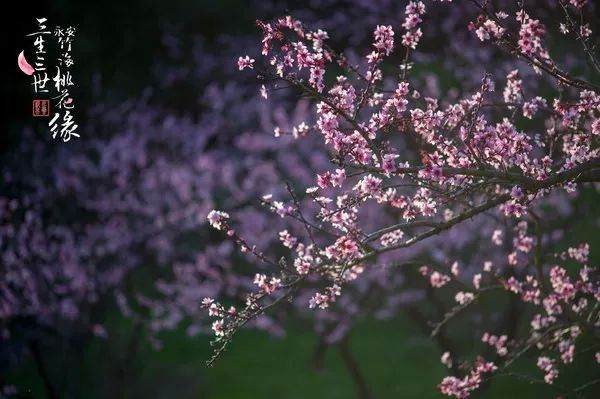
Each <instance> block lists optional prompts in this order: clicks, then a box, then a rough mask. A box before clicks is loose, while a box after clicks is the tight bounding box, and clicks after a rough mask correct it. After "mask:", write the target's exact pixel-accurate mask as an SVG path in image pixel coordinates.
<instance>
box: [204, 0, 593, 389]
mask: <svg viewBox="0 0 600 399" xmlns="http://www.w3.org/2000/svg"><path fill="white" fill-rule="evenodd" d="M468 3H469V6H470V7H472V8H473V9H474V10H475V12H476V14H477V15H476V17H475V18H474V19H473V20H471V21H465V23H464V27H465V29H467V30H469V31H471V33H472V34H473V35H475V37H476V38H477V39H478V40H479V41H480V42H481V43H482V45H485V46H494V47H497V48H499V49H500V50H503V51H504V52H505V53H506V57H507V58H508V59H510V60H511V61H510V62H511V63H512V64H510V65H512V68H511V69H510V70H509V71H508V73H506V72H505V73H502V72H501V71H498V70H496V68H494V67H493V66H491V67H490V71H489V72H486V73H483V74H482V75H481V76H480V82H479V83H478V84H474V85H472V86H471V87H470V88H468V87H465V88H463V89H462V90H463V91H462V92H461V93H460V96H459V97H458V98H452V97H451V96H443V95H439V96H436V97H433V96H428V95H425V94H423V93H422V90H421V89H420V87H419V86H418V85H417V84H416V83H413V82H412V81H411V70H412V69H416V67H417V64H416V63H413V62H412V61H411V57H412V56H413V53H414V52H415V51H417V49H418V46H419V44H420V42H421V39H422V37H423V35H424V31H425V30H426V29H427V24H428V21H427V14H426V8H429V7H431V8H439V7H454V6H455V5H454V4H437V3H435V2H433V3H430V4H428V5H427V7H426V5H425V4H424V3H423V2H420V1H417V2H413V1H411V2H409V3H408V5H407V6H406V10H405V19H404V22H403V23H402V24H401V27H400V29H401V34H399V35H398V37H396V35H395V29H399V28H398V27H395V26H391V25H378V26H376V27H375V29H374V33H373V38H374V40H373V43H372V47H371V49H370V50H368V51H365V53H364V54H363V58H362V59H360V60H355V61H351V60H349V58H348V57H346V56H345V55H344V54H343V53H340V52H337V51H335V49H334V48H332V47H331V46H330V45H329V44H328V39H329V34H328V33H327V32H325V31H323V30H320V29H316V30H313V29H310V28H308V27H307V26H306V25H304V24H303V23H302V22H301V21H300V20H297V19H295V18H294V17H290V16H288V17H284V18H279V19H276V20H274V21H272V22H263V21H257V24H258V26H259V27H260V29H261V30H262V32H263V36H262V59H258V60H257V59H255V58H252V57H250V56H241V57H239V59H238V63H237V65H238V67H239V69H240V70H250V71H252V72H255V73H256V74H257V76H258V78H259V80H260V81H261V89H260V90H261V93H262V94H263V96H264V97H268V93H269V92H270V91H272V90H275V89H278V88H280V87H290V88H293V89H296V90H298V91H299V92H301V93H302V94H303V95H304V96H306V97H309V98H311V99H312V100H313V110H314V111H313V112H314V116H313V120H312V121H310V120H309V121H306V122H302V123H300V124H299V125H297V126H296V127H295V128H294V129H292V131H290V132H282V130H281V129H279V128H276V129H275V136H281V135H286V134H288V135H292V136H293V137H295V138H298V140H317V139H318V137H319V136H320V137H321V140H322V141H323V143H324V144H325V146H326V148H327V153H328V156H329V158H330V160H331V164H330V165H331V166H330V167H328V168H326V169H324V170H322V171H320V172H319V173H318V174H317V175H316V177H315V180H314V183H313V185H311V186H310V187H307V188H305V189H304V190H303V192H302V194H300V193H299V192H298V191H297V189H295V188H293V187H289V186H288V192H289V194H288V195H287V197H286V198H283V197H281V196H280V195H274V194H273V193H265V195H264V196H263V200H262V203H263V205H264V206H265V207H266V208H268V209H270V210H271V211H273V212H274V213H275V214H276V215H278V216H279V217H282V218H289V219H292V220H294V221H296V222H297V224H298V226H300V227H299V228H298V229H297V230H295V233H290V231H289V229H286V230H282V231H279V232H273V234H274V235H276V236H278V237H279V239H280V240H281V243H282V246H283V247H284V248H287V249H288V250H289V254H288V255H287V256H282V257H280V258H279V259H277V258H272V257H271V256H270V254H269V253H268V252H265V250H264V249H262V248H261V247H260V246H259V245H256V244H255V243H253V242H252V240H251V239H250V238H249V236H245V235H244V234H243V233H242V232H241V231H240V229H239V228H238V218H237V217H236V215H235V214H233V213H232V214H231V215H230V214H229V213H227V212H225V211H223V210H214V211H212V212H211V213H210V214H209V215H208V221H209V223H210V224H211V225H212V226H213V227H214V228H216V229H218V230H221V231H223V232H224V233H225V236H226V237H229V239H230V240H231V241H232V242H234V243H235V244H237V246H238V247H239V249H240V250H241V251H242V252H243V253H246V254H251V255H252V256H254V257H255V258H256V259H257V260H259V261H260V262H262V263H265V264H266V265H270V267H271V268H272V269H273V271H272V272H271V273H270V274H268V273H263V272H259V273H257V274H256V276H255V278H254V284H255V285H256V288H255V289H254V290H253V291H252V292H250V293H248V295H247V297H246V300H245V305H244V306H243V307H242V308H239V309H237V308H235V307H229V306H225V305H223V304H222V303H220V302H218V301H216V300H215V299H213V298H205V299H204V300H203V301H202V305H203V306H204V307H205V308H207V309H208V312H209V314H210V315H211V316H214V317H216V320H215V321H214V323H213V324H212V329H213V330H214V333H215V335H216V339H215V343H216V344H217V349H216V351H215V358H216V357H217V356H218V355H219V354H220V353H221V352H222V351H223V350H224V349H225V347H226V345H227V343H228V342H230V340H231V339H232V337H233V335H234V334H235V332H236V331H237V330H238V329H239V328H241V327H242V326H244V325H245V324H246V323H248V322H249V321H251V320H253V319H255V318H256V317H259V316H260V315H263V314H265V313H269V312H270V311H271V310H272V309H273V308H275V307H276V305H279V304H280V303H282V302H285V301H286V300H288V299H289V300H292V301H297V302H300V303H303V304H304V306H306V307H308V308H312V309H315V310H317V311H319V310H320V311H325V312H328V311H329V310H330V309H334V308H335V307H336V305H337V304H338V302H339V301H341V300H343V298H344V296H345V291H346V290H349V291H351V290H352V287H353V286H354V284H355V281H359V280H360V279H361V278H362V277H363V276H362V275H363V274H365V273H368V272H369V271H370V270H372V269H377V268H385V269H388V270H389V269H391V268H394V267H400V268H409V267H411V266H414V267H415V268H416V269H417V270H418V272H419V273H420V274H421V275H422V276H423V277H425V278H426V280H427V282H428V283H429V284H430V286H431V287H432V288H433V289H435V290H452V291H453V292H454V294H453V296H454V298H453V300H454V302H455V305H451V307H449V308H448V310H447V311H445V313H444V316H443V318H442V319H441V320H440V321H439V322H438V323H437V324H436V326H435V327H434V329H433V332H432V333H433V335H437V334H439V332H440V330H441V329H442V328H444V327H446V325H447V324H449V323H451V322H452V320H453V319H454V318H455V317H456V316H457V315H458V314H460V313H462V312H464V311H466V310H467V309H470V308H472V307H473V306H474V305H475V304H477V303H478V302H480V301H483V300H484V297H485V296H486V295H490V293H493V292H495V291H506V292H507V294H509V295H512V296H514V298H516V300H517V302H518V304H517V306H521V307H526V308H527V309H530V308H531V309H533V310H532V311H529V312H525V313H524V315H523V318H525V319H526V320H528V322H527V324H528V325H529V331H528V333H527V334H526V335H525V336H519V335H517V334H516V332H515V331H514V328H512V330H513V331H508V332H507V334H497V333H494V332H491V331H485V332H484V333H483V334H482V336H481V341H482V343H483V344H485V345H486V346H489V347H491V348H492V352H491V354H488V355H487V356H486V357H484V356H483V355H482V356H478V357H477V358H476V359H474V360H473V361H471V362H461V363H460V364H458V365H457V364H456V362H455V361H454V360H453V357H454V354H452V353H451V352H450V351H447V352H445V353H444V354H443V356H442V362H443V363H444V364H445V365H447V366H448V367H450V368H451V369H452V375H450V376H448V377H446V378H444V379H443V381H441V383H440V386H439V387H440V390H441V392H442V393H444V394H447V395H450V396H454V397H458V398H464V397H468V396H469V395H470V394H471V393H472V392H473V391H475V390H476V389H478V388H480V387H481V386H482V385H483V384H484V383H485V382H486V381H487V380H488V379H490V378H492V377H493V376H494V375H498V374H501V373H504V372H506V371H507V370H509V369H510V366H511V364H512V363H513V362H515V360H517V359H519V358H520V357H521V356H523V355H524V354H525V353H527V352H530V351H537V353H538V361H537V366H538V367H539V368H540V369H541V371H542V372H543V373H544V376H543V381H544V382H545V383H547V384H553V382H554V380H555V379H556V378H557V377H558V375H559V365H560V364H569V363H572V362H573V361H574V358H575V354H576V353H577V354H578V356H577V357H579V356H588V357H592V358H595V360H596V361H597V360H598V357H600V354H599V353H598V352H597V348H598V346H597V341H598V337H599V335H598V328H599V327H600V324H599V323H600V319H599V312H598V310H599V308H598V306H599V305H598V303H599V302H598V301H599V299H600V282H599V280H598V275H597V271H596V269H595V268H594V267H593V266H592V265H590V264H589V251H590V249H589V246H588V245H587V244H586V243H573V244H572V245H571V246H570V247H567V248H562V249H561V248H560V245H561V244H559V243H558V241H559V240H557V237H556V234H555V230H556V229H557V228H560V226H561V222H560V219H561V218H560V217H559V216H558V215H557V213H560V212H559V211H558V210H559V209H560V208H561V204H562V205H564V204H567V207H569V203H570V204H575V203H576V198H577V196H578V195H582V194H581V192H582V190H587V187H588V186H589V184H590V183H595V182H598V179H599V178H600V158H599V153H598V136H599V135H600V126H599V123H600V119H599V112H600V96H599V95H598V88H599V87H598V85H597V84H596V83H595V82H594V76H596V77H597V74H598V73H599V72H600V68H599V64H598V60H597V58H596V55H595V53H594V45H593V36H592V35H593V31H592V28H591V26H592V24H593V23H594V21H590V20H588V14H587V13H586V12H585V11H584V9H585V7H588V6H589V7H591V6H590V5H589V4H587V2H579V1H572V2H570V3H566V2H559V6H560V7H559V9H560V10H561V11H562V12H563V14H562V19H563V22H562V23H560V25H559V24H558V23H557V24H556V26H551V25H549V24H544V23H543V22H541V21H540V20H539V19H538V17H536V15H535V12H536V9H535V8H529V7H528V6H527V5H526V4H525V3H518V4H517V6H516V7H515V6H512V7H511V6H506V7H502V8H497V7H494V5H492V4H489V3H480V2H478V1H476V0H473V1H470V2H468ZM429 23H431V24H433V22H431V21H430V22H429ZM551 34H554V35H557V36H559V37H560V35H571V36H568V38H567V39H564V40H565V41H566V42H568V41H569V40H571V41H573V42H575V43H576V44H577V45H578V46H579V48H580V51H581V54H582V55H581V57H582V58H585V59H586V64H587V65H586V67H585V68H582V70H584V72H580V71H577V72H576V71H571V70H569V69H567V68H566V67H564V66H562V65H561V63H560V60H559V59H558V58H553V56H552V52H551V48H550V47H549V45H548V43H549V42H550V39H549V38H550V37H551ZM558 42H559V41H558V40H555V42H554V43H558ZM395 53H399V54H398V55H397V56H396V54H395ZM571 69H574V68H571ZM524 70H528V71H529V70H531V71H532V72H533V75H528V76H529V79H532V77H533V79H534V80H535V83H534V84H528V85H524V83H523V79H522V78H521V75H522V74H523V73H524V72H523V71H524ZM527 73H528V72H527ZM394 77H396V78H394ZM417 83H418V82H417ZM525 86H527V88H525ZM298 132H301V134H298ZM307 201H309V202H312V203H311V204H310V205H306V204H305V202H307ZM373 212H375V213H378V214H380V215H383V214H385V215H389V217H386V218H384V219H383V220H382V219H380V218H377V217H372V216H371V215H372V214H373ZM566 213H567V214H568V213H570V211H569V210H567V211H566ZM242 218H243V216H242V217H241V218H239V219H240V222H239V223H243V220H242ZM471 220H473V221H474V223H481V224H475V226H477V227H475V229H473V224H471V227H472V231H471V234H474V235H476V236H477V237H476V240H475V241H476V242H477V243H479V242H486V241H487V244H483V245H481V247H480V249H481V252H480V253H478V254H476V255H474V256H471V257H470V259H468V262H469V264H468V266H461V263H462V262H461V261H462V260H463V259H459V258H454V259H453V258H451V257H449V258H448V257H446V258H445V259H443V261H441V262H440V261H439V260H438V261H437V262H436V261H435V259H430V260H429V261H427V262H426V263H425V262H424V263H422V262H421V261H420V260H417V261H414V262H404V264H402V265H395V264H394V261H393V260H394V255H393V254H400V256H401V255H402V254H403V253H406V252H408V253H409V254H410V252H409V251H410V249H411V248H413V247H416V246H419V245H423V244H424V243H427V242H431V241H434V240H435V238H436V237H443V236H445V235H447V234H449V233H450V232H451V231H452V230H453V229H458V228H460V226H461V225H465V224H468V223H470V221H471ZM482 220H483V221H482ZM473 230H476V231H478V232H479V231H481V232H485V231H488V233H487V234H486V235H485V236H483V237H482V236H480V235H478V234H477V233H476V232H475V231H473ZM434 242H435V241H434ZM478 245H479V244H478ZM490 248H495V250H492V251H490ZM476 252H478V251H476ZM307 285H308V286H310V287H313V294H312V295H311V296H310V297H309V298H307V297H305V296H304V295H302V293H303V292H304V291H305V287H306V286H307ZM443 287H446V288H443ZM503 327H505V328H509V326H503ZM459 328H460V327H459ZM582 335H586V336H588V337H589V338H590V339H592V340H594V341H595V342H596V345H595V346H592V347H591V348H581V347H578V346H577V343H578V341H580V337H581V336H582ZM594 348H596V352H594ZM213 360H214V358H213ZM213 360H211V362H212V361H213ZM531 378H532V379H534V378H535V377H531ZM597 382H598V380H594V381H590V382H588V383H586V384H584V385H582V386H580V387H575V388H572V389H569V390H568V391H566V392H568V393H569V394H572V395H579V394H580V392H581V391H583V390H584V389H586V388H587V387H589V386H591V385H592V384H595V383H597ZM557 389H558V390H559V391H561V392H563V391H564V388H562V387H557ZM563 393H564V392H563Z"/></svg>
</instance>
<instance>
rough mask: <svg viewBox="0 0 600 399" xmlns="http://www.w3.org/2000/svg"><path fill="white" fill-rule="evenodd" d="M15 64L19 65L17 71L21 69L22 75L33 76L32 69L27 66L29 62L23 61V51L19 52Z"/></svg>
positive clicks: (33, 70)
mask: <svg viewBox="0 0 600 399" xmlns="http://www.w3.org/2000/svg"><path fill="white" fill-rule="evenodd" d="M17 64H18V65H19V69H21V71H23V73H24V74H26V75H33V73H34V72H35V69H33V67H32V66H31V65H29V62H27V60H26V59H25V54H24V52H23V51H21V53H20V54H19V57H17Z"/></svg>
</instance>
